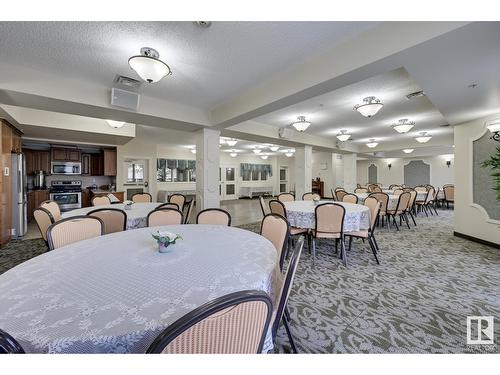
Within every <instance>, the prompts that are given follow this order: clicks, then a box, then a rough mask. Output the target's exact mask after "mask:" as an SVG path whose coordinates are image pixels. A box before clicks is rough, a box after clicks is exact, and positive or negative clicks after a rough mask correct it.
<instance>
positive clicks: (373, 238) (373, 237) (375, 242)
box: [372, 234, 380, 253]
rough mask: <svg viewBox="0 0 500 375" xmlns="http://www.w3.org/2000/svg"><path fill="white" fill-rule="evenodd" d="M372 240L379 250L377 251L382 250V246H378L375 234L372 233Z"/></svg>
mask: <svg viewBox="0 0 500 375" xmlns="http://www.w3.org/2000/svg"><path fill="white" fill-rule="evenodd" d="M372 240H373V244H374V245H375V249H376V250H377V253H378V252H379V251H380V248H379V247H378V243H377V240H376V239H375V236H374V235H373V234H372Z"/></svg>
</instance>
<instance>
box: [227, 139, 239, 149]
mask: <svg viewBox="0 0 500 375" xmlns="http://www.w3.org/2000/svg"><path fill="white" fill-rule="evenodd" d="M236 143H238V141H237V140H236V139H234V138H231V139H228V140H227V141H226V144H227V145H228V146H231V147H234V146H236Z"/></svg>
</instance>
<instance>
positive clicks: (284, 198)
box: [278, 193, 295, 202]
mask: <svg viewBox="0 0 500 375" xmlns="http://www.w3.org/2000/svg"><path fill="white" fill-rule="evenodd" d="M278 200H279V201H280V202H292V201H294V200H295V195H293V194H290V193H281V194H279V195H278Z"/></svg>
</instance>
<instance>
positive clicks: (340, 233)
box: [312, 203, 347, 267]
mask: <svg viewBox="0 0 500 375" xmlns="http://www.w3.org/2000/svg"><path fill="white" fill-rule="evenodd" d="M314 215H315V218H316V226H315V229H314V230H313V231H312V237H313V239H312V248H313V260H314V258H315V257H316V239H318V238H327V239H335V251H336V252H337V244H338V241H339V240H340V244H341V250H340V257H341V258H342V261H343V263H344V266H346V267H347V254H346V252H345V241H344V217H345V208H344V207H343V206H341V205H340V204H338V203H323V204H319V205H317V206H316V208H315V210H314Z"/></svg>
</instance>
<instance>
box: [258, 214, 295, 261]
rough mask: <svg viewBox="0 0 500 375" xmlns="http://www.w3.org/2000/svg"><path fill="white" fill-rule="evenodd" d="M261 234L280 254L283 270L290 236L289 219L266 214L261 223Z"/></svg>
mask: <svg viewBox="0 0 500 375" xmlns="http://www.w3.org/2000/svg"><path fill="white" fill-rule="evenodd" d="M260 235H261V236H263V237H265V238H267V239H268V240H269V241H271V242H272V243H273V245H274V248H275V249H276V252H277V254H278V259H279V265H280V270H283V261H284V259H285V254H286V247H287V245H288V237H289V236H290V225H289V224H288V220H287V219H286V218H285V217H283V216H281V215H278V214H272V213H271V214H267V215H265V216H264V219H262V223H261V224H260Z"/></svg>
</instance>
